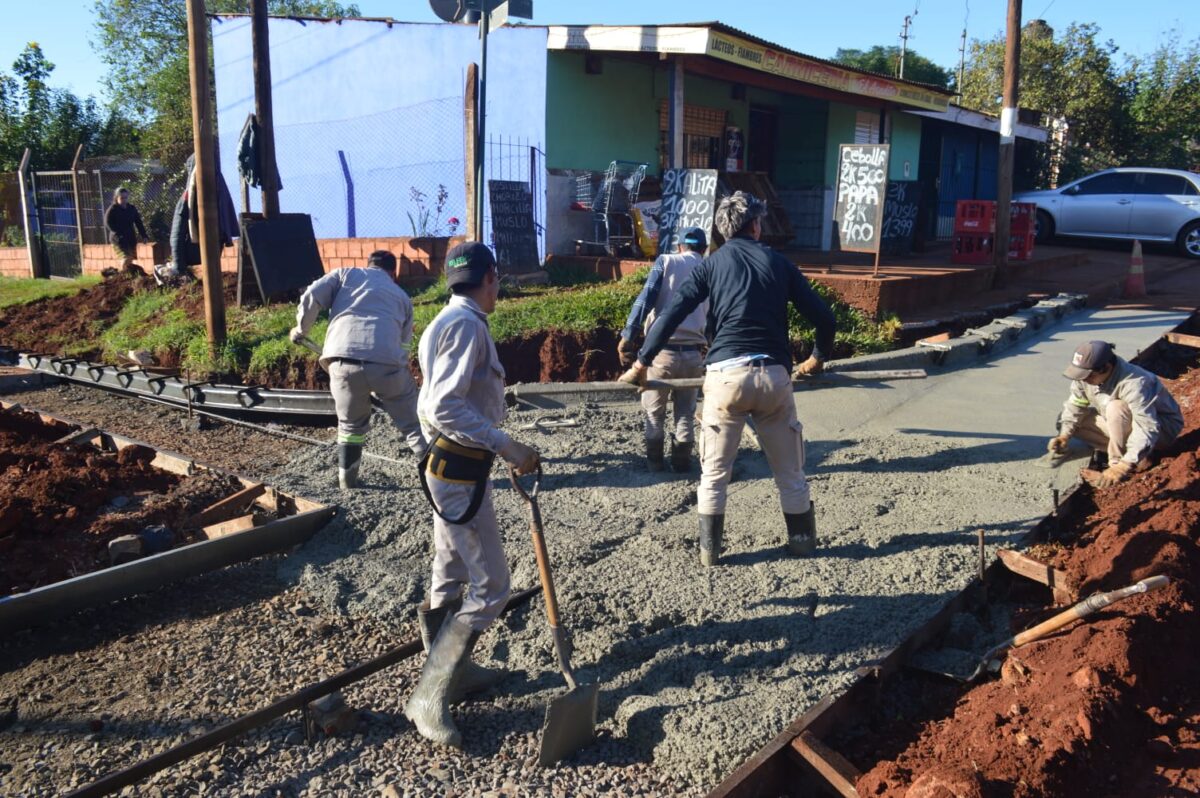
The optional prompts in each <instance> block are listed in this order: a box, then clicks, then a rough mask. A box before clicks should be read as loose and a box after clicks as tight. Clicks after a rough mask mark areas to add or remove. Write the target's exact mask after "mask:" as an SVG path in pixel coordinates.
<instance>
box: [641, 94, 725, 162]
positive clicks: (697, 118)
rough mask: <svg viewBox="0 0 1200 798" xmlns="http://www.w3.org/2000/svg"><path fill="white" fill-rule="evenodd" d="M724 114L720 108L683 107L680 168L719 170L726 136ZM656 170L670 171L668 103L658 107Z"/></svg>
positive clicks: (660, 104)
mask: <svg viewBox="0 0 1200 798" xmlns="http://www.w3.org/2000/svg"><path fill="white" fill-rule="evenodd" d="M726 117H727V114H726V112H725V111H723V110H722V109H720V108H706V107H705V106H702V105H686V104H685V105H684V106H683V164H684V166H686V167H687V168H689V169H719V168H721V140H722V138H723V137H724V135H725V121H726ZM658 127H659V150H658V151H659V154H660V155H659V167H660V168H661V169H667V168H669V166H670V164H669V163H668V161H667V153H669V152H670V150H671V140H670V135H671V134H670V116H669V109H668V106H667V101H666V100H662V101H660V102H659V106H658Z"/></svg>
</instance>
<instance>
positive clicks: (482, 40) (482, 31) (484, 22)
mask: <svg viewBox="0 0 1200 798" xmlns="http://www.w3.org/2000/svg"><path fill="white" fill-rule="evenodd" d="M490 19H491V14H490V13H489V12H488V11H487V10H486V8H485V9H484V12H483V13H482V14H480V15H479V105H478V110H477V111H476V114H475V240H476V241H483V240H484V236H483V209H484V208H485V207H486V205H485V202H484V198H483V192H484V191H485V190H486V189H487V182H486V178H485V177H484V169H485V165H484V160H485V158H484V147H486V146H487V42H488V33H489V27H488V26H489V23H490Z"/></svg>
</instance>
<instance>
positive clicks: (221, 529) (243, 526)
mask: <svg viewBox="0 0 1200 798" xmlns="http://www.w3.org/2000/svg"><path fill="white" fill-rule="evenodd" d="M253 528H254V513H250V514H249V515H243V516H241V517H240V518H234V519H233V520H231V521H222V522H221V523H219V524H213V525H212V526H206V527H204V537H206V538H208V539H209V540H213V539H215V538H223V537H225V536H226V535H232V534H233V533H235V532H244V531H246V530H247V529H253Z"/></svg>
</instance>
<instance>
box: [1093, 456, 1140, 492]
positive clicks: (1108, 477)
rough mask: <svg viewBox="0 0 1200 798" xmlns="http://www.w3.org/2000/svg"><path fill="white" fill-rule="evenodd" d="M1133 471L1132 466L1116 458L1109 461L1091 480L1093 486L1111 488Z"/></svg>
mask: <svg viewBox="0 0 1200 798" xmlns="http://www.w3.org/2000/svg"><path fill="white" fill-rule="evenodd" d="M1132 472H1133V466H1131V465H1130V464H1129V463H1126V462H1125V461H1124V460H1118V461H1117V462H1115V463H1110V464H1109V466H1108V468H1106V469H1104V470H1103V471H1102V472H1100V474H1099V475H1098V476H1096V477H1094V478H1093V479H1092V480H1091V483H1092V487H1094V488H1101V489H1103V488H1111V487H1112V486H1113V485H1116V484H1117V483H1118V482H1124V481H1125V480H1126V479H1128V478H1129V475H1130V473H1132Z"/></svg>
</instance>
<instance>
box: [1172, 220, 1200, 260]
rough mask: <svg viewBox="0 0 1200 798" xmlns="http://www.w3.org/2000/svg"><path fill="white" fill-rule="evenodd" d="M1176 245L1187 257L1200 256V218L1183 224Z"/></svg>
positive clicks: (1180, 252) (1181, 253)
mask: <svg viewBox="0 0 1200 798" xmlns="http://www.w3.org/2000/svg"><path fill="white" fill-rule="evenodd" d="M1175 246H1176V247H1178V248H1179V254H1180V255H1183V256H1184V257H1185V258H1200V219H1197V220H1196V221H1194V222H1188V223H1187V224H1185V225H1184V226H1183V229H1182V230H1180V231H1179V238H1177V239H1176V240H1175Z"/></svg>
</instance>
